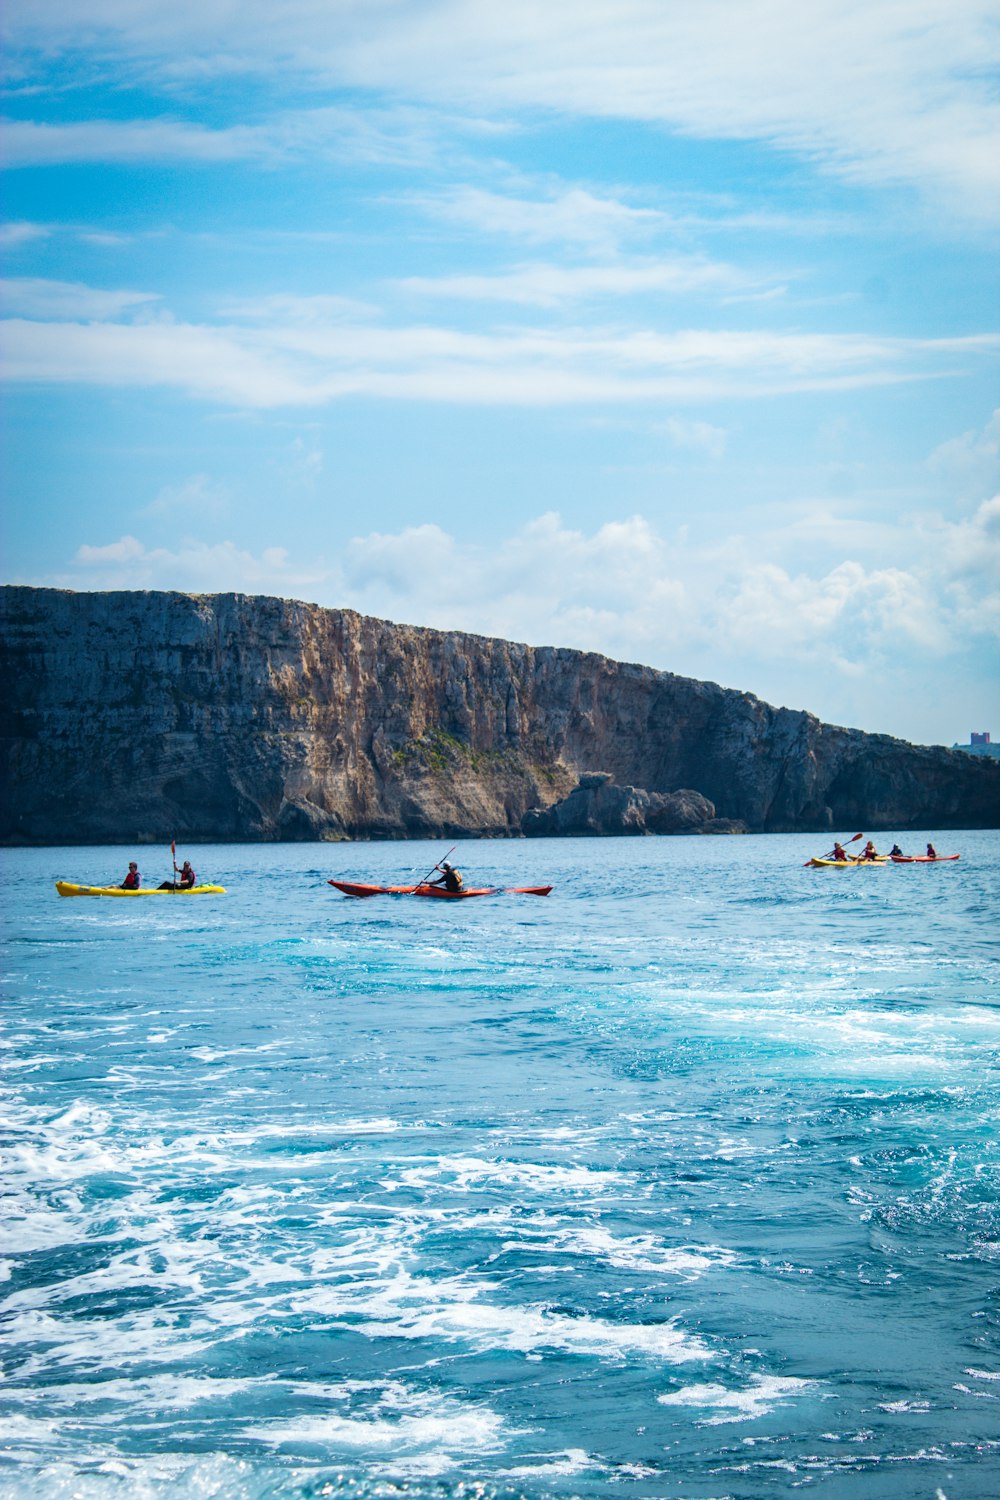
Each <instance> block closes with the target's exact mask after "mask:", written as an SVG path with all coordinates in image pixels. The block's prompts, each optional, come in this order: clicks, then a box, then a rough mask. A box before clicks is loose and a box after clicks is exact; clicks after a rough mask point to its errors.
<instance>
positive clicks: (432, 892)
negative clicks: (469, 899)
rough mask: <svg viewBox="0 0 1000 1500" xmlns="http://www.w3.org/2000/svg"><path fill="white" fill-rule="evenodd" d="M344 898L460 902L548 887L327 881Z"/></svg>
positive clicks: (539, 891) (539, 892) (542, 891)
mask: <svg viewBox="0 0 1000 1500" xmlns="http://www.w3.org/2000/svg"><path fill="white" fill-rule="evenodd" d="M327 884H328V885H332V886H333V887H334V889H335V890H338V891H343V893H344V895H345V896H434V897H436V898H437V899H438V900H443V901H461V900H462V899H463V898H464V897H466V896H504V895H506V896H547V895H548V894H549V892H550V891H551V889H552V887H551V886H550V885H508V886H494V885H491V886H484V887H483V888H482V889H481V890H472V889H466V890H462V891H446V890H445V888H444V886H441V885H355V884H352V882H351V881H349V880H329V881H327Z"/></svg>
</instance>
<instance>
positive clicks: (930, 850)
mask: <svg viewBox="0 0 1000 1500" xmlns="http://www.w3.org/2000/svg"><path fill="white" fill-rule="evenodd" d="M937 857H938V852H937V850H936V849H935V847H934V845H933V844H928V845H927V858H928V859H937Z"/></svg>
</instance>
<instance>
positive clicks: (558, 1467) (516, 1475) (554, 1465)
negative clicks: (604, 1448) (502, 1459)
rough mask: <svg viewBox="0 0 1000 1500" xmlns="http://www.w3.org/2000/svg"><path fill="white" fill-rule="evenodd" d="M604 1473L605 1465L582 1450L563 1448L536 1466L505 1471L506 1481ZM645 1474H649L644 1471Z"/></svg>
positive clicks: (542, 1459) (521, 1466)
mask: <svg viewBox="0 0 1000 1500" xmlns="http://www.w3.org/2000/svg"><path fill="white" fill-rule="evenodd" d="M587 1472H597V1473H606V1472H607V1465H606V1464H601V1463H598V1462H597V1461H596V1460H595V1459H593V1458H591V1456H590V1454H589V1453H587V1452H586V1450H585V1449H583V1448H565V1449H563V1451H562V1452H561V1453H553V1454H547V1455H545V1456H544V1457H543V1458H541V1459H540V1461H539V1462H538V1463H537V1464H519V1465H518V1466H517V1468H512V1469H505V1470H504V1477H505V1478H508V1479H557V1478H559V1479H568V1478H572V1476H573V1475H574V1474H585V1473H587ZM645 1472H647V1473H648V1472H651V1471H649V1470H646V1471H645Z"/></svg>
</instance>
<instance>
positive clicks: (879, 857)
mask: <svg viewBox="0 0 1000 1500" xmlns="http://www.w3.org/2000/svg"><path fill="white" fill-rule="evenodd" d="M862 838H864V834H863V833H856V834H855V835H854V837H853V838H852V839H848V841H847V842H848V843H849V844H856V843H857V841H858V840H859V839H862ZM959 858H960V856H959V855H958V854H939V853H938V852H937V850H936V849H935V847H934V845H933V844H928V845H927V853H926V854H904V853H903V851H902V849H901V848H900V847H899V845H898V844H893V846H892V848H891V849H890V850H889V852H888V854H880V853H879V852H878V850H877V849H876V848H875V845H874V843H873V841H872V840H871V839H869V840H868V842H867V844H866V845H865V847H864V849H863V850H862V852H861V853H860V854H848V852H847V850H846V849H845V848H844V846H843V844H841V843H840V842H836V843H835V844H834V846H833V848H832V849H831V850H830V853H829V854H827V855H824V856H823V857H822V858H817V859H808V860H806V867H807V868H808V867H809V866H813V867H814V868H824V867H826V868H833V869H838V870H847V869H857V868H859V867H861V866H864V865H868V866H872V865H890V864H892V865H937V864H947V863H948V862H949V861H951V860H954V859H959Z"/></svg>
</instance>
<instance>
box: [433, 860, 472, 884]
mask: <svg viewBox="0 0 1000 1500" xmlns="http://www.w3.org/2000/svg"><path fill="white" fill-rule="evenodd" d="M434 868H435V870H440V871H441V878H440V879H439V880H428V882H427V884H428V885H443V886H444V888H445V890H446V891H460V890H461V889H462V885H463V881H462V872H461V870H456V869H455V868H454V866H453V865H450V864H449V863H448V861H447V860H443V861H442V862H441V864H439V865H435V866H434Z"/></svg>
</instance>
